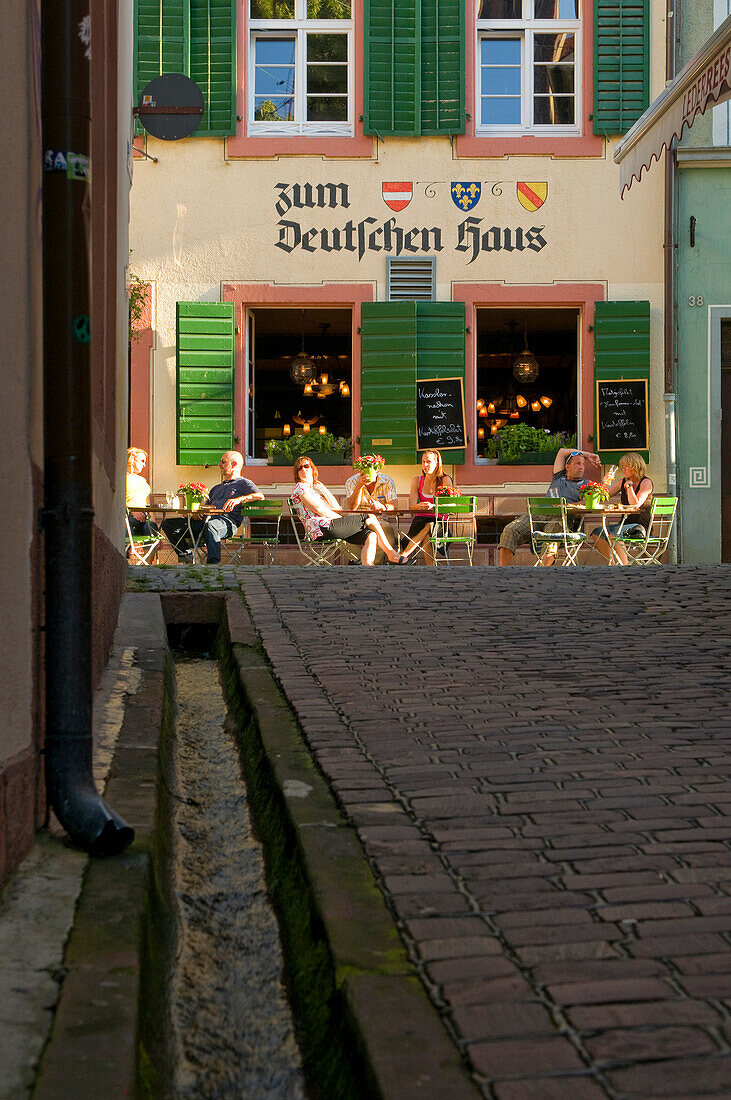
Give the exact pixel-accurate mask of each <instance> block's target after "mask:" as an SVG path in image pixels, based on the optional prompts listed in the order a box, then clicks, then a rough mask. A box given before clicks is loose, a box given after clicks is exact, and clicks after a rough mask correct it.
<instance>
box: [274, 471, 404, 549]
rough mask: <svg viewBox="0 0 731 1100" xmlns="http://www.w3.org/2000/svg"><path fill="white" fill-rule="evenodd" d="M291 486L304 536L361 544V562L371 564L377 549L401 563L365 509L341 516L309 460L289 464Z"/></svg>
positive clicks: (376, 520)
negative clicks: (292, 477) (291, 474)
mask: <svg viewBox="0 0 731 1100" xmlns="http://www.w3.org/2000/svg"><path fill="white" fill-rule="evenodd" d="M292 473H293V475H294V480H295V487H294V489H293V490H292V493H291V494H290V496H291V499H292V500H293V501H294V502H295V505H296V508H297V513H298V515H299V517H300V519H301V520H302V524H303V526H304V529H305V534H306V536H307V538H308V539H330V540H332V539H342V540H343V542H352V543H355V545H357V546H360V547H361V552H360V560H361V563H362V564H363V565H373V563H374V561H375V557H376V550H377V549H381V550H382V551H383V553H384V554H385V555H386V557H387V558H388V560H389V561H390V562H391V563H392V564H396V563H399V564H402V561H401V558H400V557H399V555H398V554H397V553H396V551H395V550H394V549H393V547H392V546H391V543H390V542H389V540H388V538H387V536H386V533H385V531H384V530H383V526H382V525H381V522H380V521H379V520H378V519H377V518H376V517H375V516H374V515H373V514H372V513H369V512H358V513H357V514H356V515H349V516H344V515H343V514H342V510H341V508H340V505H339V504H338V502H337V500H336V499H335V497H334V496H333V495H332V493H331V492H330V490H329V489H328V488H327V487H326V486H325V485H323V484H322V482H321V481H320V476H319V473H318V469H317V466H315V464H314V462H313V461H312V459H310V458H307V456H306V455H302V456H300V458H298V459H297V461H296V462H295V464H294V466H293V467H292Z"/></svg>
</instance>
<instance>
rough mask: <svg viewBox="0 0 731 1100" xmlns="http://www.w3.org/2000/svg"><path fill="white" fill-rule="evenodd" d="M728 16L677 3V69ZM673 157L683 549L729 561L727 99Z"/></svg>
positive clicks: (730, 196) (725, 7) (730, 8)
mask: <svg viewBox="0 0 731 1100" xmlns="http://www.w3.org/2000/svg"><path fill="white" fill-rule="evenodd" d="M729 15H731V3H729V0H715V3H714V4H698V3H684V4H683V5H682V8H681V10H680V19H681V28H680V35H679V39H680V57H679V64H678V68H682V66H684V65H685V64H686V63H687V62H688V61H689V59H690V58H691V57H692V56H693V55H694V54H695V53H696V52H697V51H698V50H699V49H700V48H701V47H702V46H703V44H704V43H705V42H706V41H707V40H708V39H709V38H710V37H711V35H712V34H713V32H714V30H716V28H718V27H719V26H720V24H721V23H723V21H724V20H725V19H727V18H728V17H729ZM676 160H677V229H676V233H677V341H678V345H677V348H678V367H677V393H678V413H677V451H678V495H679V497H680V501H681V522H680V529H679V533H680V554H681V559H682V561H684V562H688V563H694V562H720V561H724V562H731V253H730V252H729V245H728V242H729V240H730V239H731V114H730V111H729V103H728V102H726V103H722V104H720V105H719V106H717V107H714V108H713V109H712V110H709V111H706V113H705V114H704V115H703V116H702V117H700V118H697V119H696V120H695V122H694V124H693V126H692V128H691V129H689V130H686V131H685V133H684V134H683V137H682V139H681V141H680V144H679V146H678V150H677V153H676ZM643 182H644V181H643ZM638 190H639V189H638Z"/></svg>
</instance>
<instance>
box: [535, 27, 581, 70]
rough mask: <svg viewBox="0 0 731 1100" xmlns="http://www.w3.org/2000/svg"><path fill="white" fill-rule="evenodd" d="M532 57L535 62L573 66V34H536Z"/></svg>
mask: <svg viewBox="0 0 731 1100" xmlns="http://www.w3.org/2000/svg"><path fill="white" fill-rule="evenodd" d="M533 57H534V59H535V60H536V61H563V62H570V63H572V64H573V61H574V36H573V34H537V35H535V37H534V39H533Z"/></svg>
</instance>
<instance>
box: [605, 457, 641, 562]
mask: <svg viewBox="0 0 731 1100" xmlns="http://www.w3.org/2000/svg"><path fill="white" fill-rule="evenodd" d="M619 466H620V469H621V470H622V477H619V478H617V480H616V481H614V482H613V483H612V484H611V485H610V486H609V490H608V491H609V496H610V497H616V496H617V494H619V500H620V503H621V504H624V505H625V506H626V507H629V508H632V507H636V508H637V512H636V514H635V513H633V514H631V515H629V516H627V519H626V520H625V523H624V527H623V528H622V534H623V535H631V536H632V537H633V538H636V539H638V538H644V537H645V535H646V534H647V529H648V527H649V526H650V502H651V500H652V493H653V490H654V486H653V484H652V481H651V480H650V478H649V477H648V476H647V473H646V470H647V467H646V466H645V460H644V458H643V457H642V455H639V454H637V452H636V451H629V452H628V453H627V454H626V455H622V457H621V458H620V460H619ZM619 526H620V525H619V523H610V524H609V525H608V527H607V531H608V532H609V534H610V535H616V534H617V532H618V531H619ZM592 535H594V539H595V541H594V547H595V549H597V550H598V551H599V553H600V554H601V556H602V557H603V558H606V561H607V565H611V563H612V550H611V548H610V546H609V543H608V542H607V538H606V535H605V534H604V531H603V530H602V528H601V527H595V528H594V530H593V531H592ZM613 548H614V552H615V554H616V555H617V557H618V558H619V560H620V562H621V563H622V565H627V551H626V549H625V547H624V544H623V543H622V541H621V539H620V540H615V541H614V543H613Z"/></svg>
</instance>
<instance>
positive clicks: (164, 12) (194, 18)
mask: <svg viewBox="0 0 731 1100" xmlns="http://www.w3.org/2000/svg"><path fill="white" fill-rule="evenodd" d="M161 73H184V74H185V75H186V76H189V77H191V78H192V79H193V80H195V82H196V83H197V84H198V85H199V87H200V89H201V91H202V92H203V98H204V100H205V110H204V113H203V120H202V122H201V124H200V126H199V127H198V129H197V130H196V131H195V135H194V136H196V135H198V134H204V135H208V136H221V137H224V136H226V135H228V134H235V133H236V0H135V103H136V102H137V101H138V99H139V97H140V93H141V92H142V89H143V88H144V87H145V85H146V84H148V83H149V81H150V80H152V79H153V78H154V77H156V76H160V74H161ZM140 132H141V131H140Z"/></svg>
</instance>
